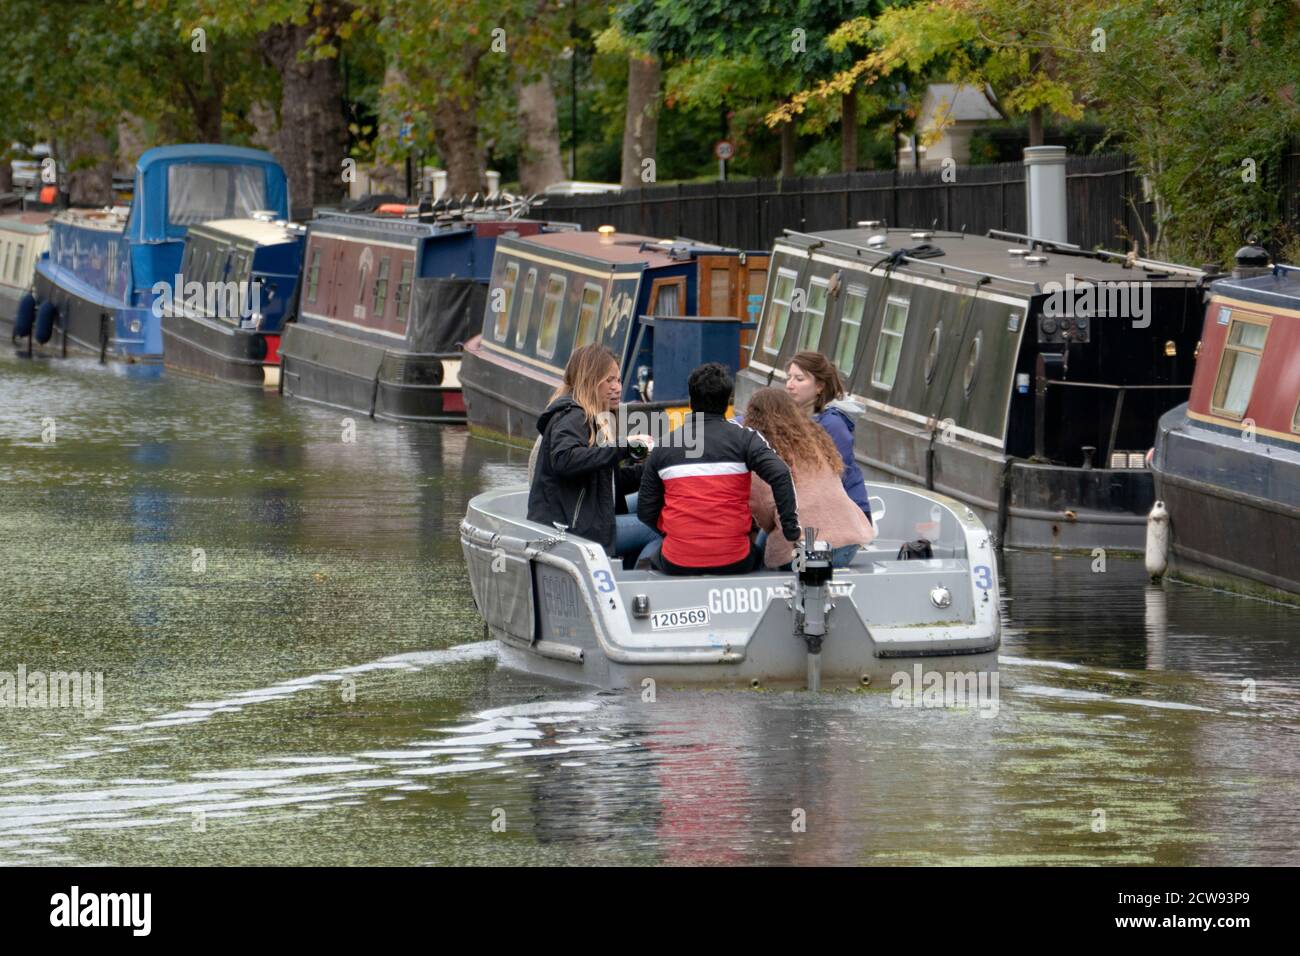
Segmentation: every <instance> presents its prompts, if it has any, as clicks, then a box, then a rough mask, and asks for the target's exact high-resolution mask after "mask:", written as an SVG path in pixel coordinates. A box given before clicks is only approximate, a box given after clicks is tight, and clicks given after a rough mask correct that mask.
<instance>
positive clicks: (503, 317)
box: [493, 262, 519, 342]
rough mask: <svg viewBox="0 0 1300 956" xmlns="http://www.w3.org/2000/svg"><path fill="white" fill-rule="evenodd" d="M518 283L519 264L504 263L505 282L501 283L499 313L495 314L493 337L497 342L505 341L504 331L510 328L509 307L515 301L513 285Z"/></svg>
mask: <svg viewBox="0 0 1300 956" xmlns="http://www.w3.org/2000/svg"><path fill="white" fill-rule="evenodd" d="M518 282H519V263H517V262H508V263H506V277H505V281H504V282H502V283H501V311H500V312H498V313H497V321H496V329H495V330H494V332H493V335H494V336H495V337H496V340H497V341H498V342H504V341H505V340H506V331H507V330H508V329H509V328H510V306H511V305H513V304H514V300H515V285H516V284H517V283H518Z"/></svg>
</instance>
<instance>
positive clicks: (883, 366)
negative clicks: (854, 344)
mask: <svg viewBox="0 0 1300 956" xmlns="http://www.w3.org/2000/svg"><path fill="white" fill-rule="evenodd" d="M908 304H909V303H908V300H907V299H903V298H899V297H897V296H892V295H891V296H890V297H889V299H888V301H886V302H885V320H884V322H882V323H881V325H880V338H879V339H878V340H877V341H876V363H875V365H874V367H873V368H872V370H871V384H872V385H875V386H876V387H878V388H885V389H889V388H893V387H894V379H895V378H896V377H897V376H898V359H899V357H900V356H901V355H902V354H903V330H904V329H906V328H907V310H908Z"/></svg>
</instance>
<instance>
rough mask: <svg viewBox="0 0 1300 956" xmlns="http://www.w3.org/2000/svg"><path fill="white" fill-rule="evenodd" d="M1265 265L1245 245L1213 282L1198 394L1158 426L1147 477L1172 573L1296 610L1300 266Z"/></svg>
mask: <svg viewBox="0 0 1300 956" xmlns="http://www.w3.org/2000/svg"><path fill="white" fill-rule="evenodd" d="M1266 263H1267V255H1266V253H1264V251H1263V250H1262V249H1258V248H1252V247H1246V248H1245V249H1243V250H1241V252H1239V253H1238V268H1237V269H1236V270H1234V273H1233V275H1232V276H1231V277H1228V278H1223V279H1219V280H1218V281H1217V282H1215V283H1213V285H1212V286H1211V299H1210V303H1209V307H1208V308H1207V310H1206V315H1205V326H1204V331H1203V332H1202V334H1201V342H1200V357H1199V358H1198V359H1197V363H1196V376H1195V378H1194V379H1193V381H1192V391H1191V395H1190V397H1189V399H1188V401H1187V403H1186V404H1184V405H1179V406H1178V407H1177V408H1174V409H1171V410H1170V411H1168V412H1167V413H1165V415H1164V416H1163V417H1162V418H1161V419H1160V425H1159V429H1158V431H1157V434H1156V441H1155V447H1154V449H1153V451H1152V455H1151V471H1152V474H1153V475H1154V476H1155V485H1156V494H1157V495H1158V496H1159V498H1160V500H1161V501H1162V502H1163V503H1164V507H1165V510H1166V511H1167V513H1168V520H1169V526H1168V549H1169V550H1168V553H1167V555H1166V557H1167V561H1168V568H1169V571H1170V572H1171V573H1172V574H1174V575H1175V576H1178V577H1181V578H1186V579H1189V580H1192V581H1196V582H1199V583H1204V584H1208V585H1211V586H1215V587H1228V588H1231V589H1233V590H1242V591H1247V592H1252V593H1257V594H1259V595H1261V596H1265V597H1269V598H1273V599H1281V600H1284V601H1286V602H1288V603H1300V544H1298V543H1297V542H1300V268H1297V267H1295V266H1282V265H1279V266H1274V267H1272V268H1271V269H1270V268H1267V267H1266ZM1151 557H1152V556H1151V555H1149V556H1148V558H1149V559H1150V558H1151Z"/></svg>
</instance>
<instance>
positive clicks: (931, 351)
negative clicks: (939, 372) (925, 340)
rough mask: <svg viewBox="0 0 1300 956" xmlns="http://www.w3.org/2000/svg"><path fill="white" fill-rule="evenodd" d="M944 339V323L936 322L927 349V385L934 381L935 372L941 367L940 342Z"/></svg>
mask: <svg viewBox="0 0 1300 956" xmlns="http://www.w3.org/2000/svg"><path fill="white" fill-rule="evenodd" d="M942 338H943V322H936V323H935V324H934V328H933V329H931V330H930V344H929V345H928V346H926V349H925V384H926V385H929V384H930V383H931V382H932V381H934V370H935V369H936V368H937V367H938V365H939V342H940V340H941V339H942Z"/></svg>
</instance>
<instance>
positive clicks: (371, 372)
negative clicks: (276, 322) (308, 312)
mask: <svg viewBox="0 0 1300 956" xmlns="http://www.w3.org/2000/svg"><path fill="white" fill-rule="evenodd" d="M280 361H281V385H282V387H283V390H284V393H285V394H286V395H290V396H292V397H295V398H301V399H305V400H306V401H309V402H315V403H317V404H320V405H327V406H329V407H331V408H338V409H343V410H345V411H352V412H359V413H360V414H362V415H367V416H370V417H373V418H379V419H383V420H385V421H394V422H441V423H452V424H455V423H463V422H464V421H465V403H464V400H463V398H462V395H461V387H460V364H461V353H459V352H446V353H436V354H426V353H414V352H406V351H403V350H401V349H393V348H386V347H384V346H380V345H374V344H371V343H368V342H361V341H358V340H356V339H351V338H348V337H346V336H341V335H336V334H334V333H332V332H327V331H324V330H322V329H317V328H312V327H309V326H306V325H302V324H300V323H294V324H290V325H289V326H287V327H286V329H285V332H284V337H283V338H282V340H281V343H280Z"/></svg>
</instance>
